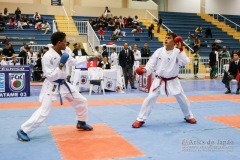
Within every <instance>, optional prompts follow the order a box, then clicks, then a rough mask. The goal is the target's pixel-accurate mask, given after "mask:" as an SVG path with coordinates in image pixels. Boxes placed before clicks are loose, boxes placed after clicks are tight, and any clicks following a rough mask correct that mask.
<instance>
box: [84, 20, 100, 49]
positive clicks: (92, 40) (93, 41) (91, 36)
mask: <svg viewBox="0 0 240 160" xmlns="http://www.w3.org/2000/svg"><path fill="white" fill-rule="evenodd" d="M86 23H87V35H88V43H89V44H90V47H91V49H92V51H94V50H95V47H96V46H98V47H100V40H99V38H98V36H97V35H96V33H95V31H94V30H93V28H92V26H91V25H90V23H89V22H86Z"/></svg>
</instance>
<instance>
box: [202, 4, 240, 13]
mask: <svg viewBox="0 0 240 160" xmlns="http://www.w3.org/2000/svg"><path fill="white" fill-rule="evenodd" d="M239 6H240V1H239V0H206V8H207V9H206V13H220V14H231V15H240V9H239Z"/></svg>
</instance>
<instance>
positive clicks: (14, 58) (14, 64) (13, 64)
mask: <svg viewBox="0 0 240 160" xmlns="http://www.w3.org/2000/svg"><path fill="white" fill-rule="evenodd" d="M8 65H10V66H19V65H20V62H19V61H18V60H17V57H16V56H13V57H12V60H11V61H10V62H9V64H8Z"/></svg>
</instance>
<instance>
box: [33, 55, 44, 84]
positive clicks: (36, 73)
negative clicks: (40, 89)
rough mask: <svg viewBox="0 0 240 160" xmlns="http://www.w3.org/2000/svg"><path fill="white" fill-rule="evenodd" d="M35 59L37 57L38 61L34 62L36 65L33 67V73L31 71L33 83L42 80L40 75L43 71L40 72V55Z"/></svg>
mask: <svg viewBox="0 0 240 160" xmlns="http://www.w3.org/2000/svg"><path fill="white" fill-rule="evenodd" d="M37 57H38V59H37V61H36V65H35V66H34V71H33V75H34V76H33V77H34V81H40V80H42V76H41V74H42V73H43V71H42V58H41V54H38V55H37Z"/></svg>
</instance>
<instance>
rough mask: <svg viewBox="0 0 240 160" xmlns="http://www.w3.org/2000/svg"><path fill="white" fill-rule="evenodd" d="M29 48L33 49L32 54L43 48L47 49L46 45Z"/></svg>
mask: <svg viewBox="0 0 240 160" xmlns="http://www.w3.org/2000/svg"><path fill="white" fill-rule="evenodd" d="M29 47H30V48H32V49H33V52H37V51H38V50H39V49H43V48H44V47H48V46H47V45H29Z"/></svg>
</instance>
